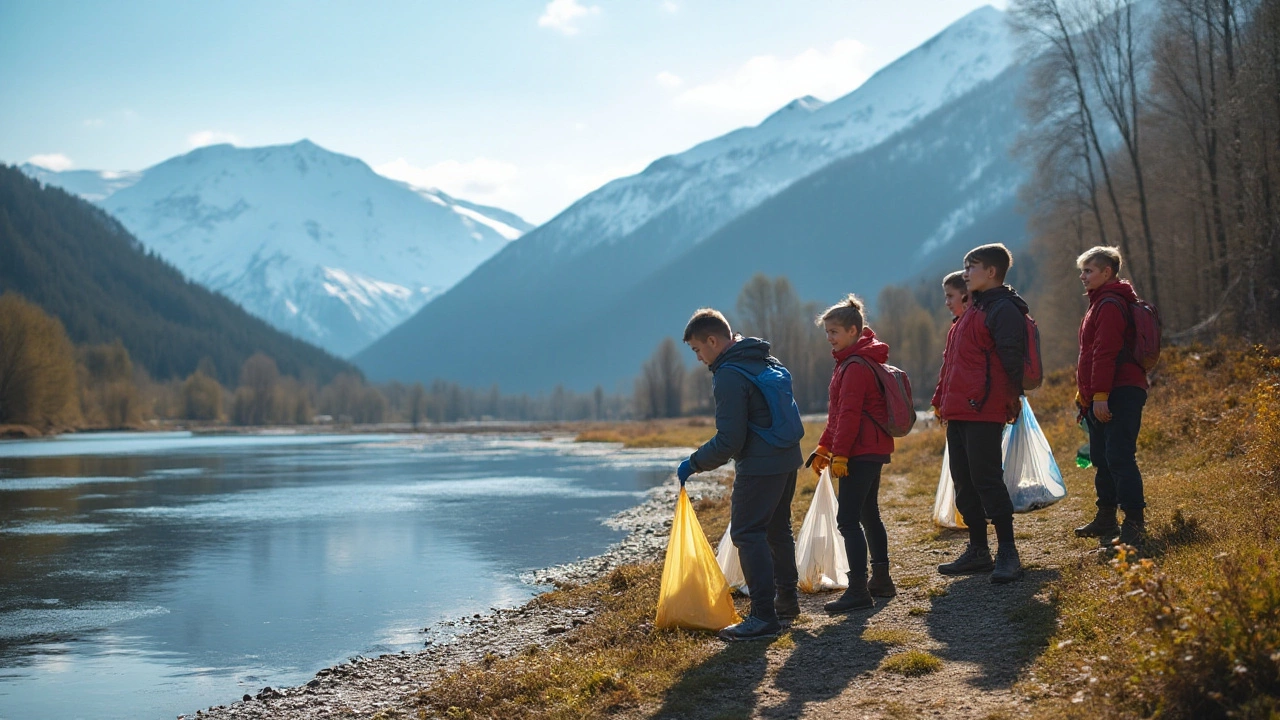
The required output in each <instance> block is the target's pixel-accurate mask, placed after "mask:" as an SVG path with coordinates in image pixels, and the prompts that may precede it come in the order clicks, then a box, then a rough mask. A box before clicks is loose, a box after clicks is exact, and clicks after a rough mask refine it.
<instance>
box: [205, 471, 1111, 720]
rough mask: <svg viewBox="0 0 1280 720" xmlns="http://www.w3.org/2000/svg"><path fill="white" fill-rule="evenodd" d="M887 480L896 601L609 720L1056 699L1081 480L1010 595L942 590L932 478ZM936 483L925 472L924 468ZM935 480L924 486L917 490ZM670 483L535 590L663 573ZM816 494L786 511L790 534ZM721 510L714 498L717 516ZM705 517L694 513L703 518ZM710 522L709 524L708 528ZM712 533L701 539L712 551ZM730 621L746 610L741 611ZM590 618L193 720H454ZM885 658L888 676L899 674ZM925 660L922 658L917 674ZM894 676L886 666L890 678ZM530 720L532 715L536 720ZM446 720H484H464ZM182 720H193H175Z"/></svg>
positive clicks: (1039, 529)
mask: <svg viewBox="0 0 1280 720" xmlns="http://www.w3.org/2000/svg"><path fill="white" fill-rule="evenodd" d="M910 462H911V461H908V462H907V463H903V466H902V467H900V468H897V469H898V470H899V472H900V473H901V472H903V471H908V470H910V471H911V472H910V477H909V476H908V475H906V474H896V473H893V472H892V471H893V470H894V469H895V468H894V466H893V465H890V466H889V467H888V468H886V470H887V471H889V472H886V475H885V482H884V484H883V486H882V489H881V509H882V515H883V518H884V521H885V525H886V527H887V529H888V532H889V538H890V556H891V559H892V563H893V574H894V579H895V581H896V582H897V584H898V596H897V597H895V598H892V599H888V600H879V599H878V600H877V605H876V607H875V608H873V609H871V610H866V611H861V612H855V613H852V614H850V615H846V616H836V617H829V616H827V615H826V614H825V613H824V612H823V611H822V604H823V603H825V602H827V601H828V600H830V599H831V598H832V597H833V595H831V594H820V595H803V594H802V595H801V606H802V615H801V616H800V617H799V618H798V619H797V620H796V622H795V623H794V624H793V625H792V626H791V627H790V628H789V631H788V632H785V633H784V634H783V635H782V636H780V637H779V638H778V639H775V640H773V641H759V642H751V643H739V644H734V645H725V644H723V643H721V642H720V641H718V640H715V639H714V638H711V637H709V636H708V637H706V638H705V640H703V641H700V642H702V643H703V644H704V645H705V648H704V649H705V651H706V652H705V658H704V659H703V661H702V662H700V663H698V664H695V665H694V666H693V667H692V668H690V669H689V670H687V671H686V672H684V673H683V674H682V675H681V677H680V678H679V679H678V680H677V682H676V683H675V684H674V685H673V686H672V687H671V688H670V690H669V691H668V692H666V693H665V694H663V695H662V696H661V697H657V698H641V699H638V702H636V703H633V704H630V706H629V707H618V708H616V709H615V711H614V712H612V713H610V714H612V715H615V716H617V717H625V718H637V719H638V718H692V719H701V718H706V719H707V720H712V719H715V720H727V719H729V718H795V717H805V718H827V717H850V718H906V717H948V718H978V719H981V720H988V719H989V720H997V719H998V718H1005V717H1009V718H1012V717H1018V716H1021V715H1023V714H1024V713H1025V712H1026V710H1027V709H1029V708H1028V705H1027V703H1030V702H1033V700H1034V697H1035V696H1039V695H1043V694H1051V692H1052V691H1051V689H1050V688H1049V686H1048V685H1040V684H1039V683H1038V682H1037V680H1036V679H1035V678H1034V677H1031V676H1029V675H1027V674H1026V672H1025V671H1026V669H1027V668H1028V666H1029V665H1030V664H1031V662H1032V661H1033V660H1034V659H1035V657H1036V656H1038V655H1039V653H1040V652H1041V651H1042V649H1043V648H1044V646H1045V643H1046V641H1047V638H1048V637H1049V636H1050V635H1051V634H1052V632H1053V630H1054V620H1055V611H1054V607H1053V600H1052V597H1051V590H1050V584H1051V583H1052V582H1053V581H1054V580H1056V579H1057V578H1058V577H1059V576H1060V574H1061V572H1062V570H1063V569H1064V568H1066V567H1067V566H1069V565H1072V564H1076V563H1095V562H1098V553H1097V549H1096V545H1092V544H1090V543H1089V542H1088V541H1084V540H1077V539H1076V538H1074V537H1072V535H1071V527H1072V526H1073V525H1075V524H1077V520H1078V519H1079V517H1081V516H1083V514H1084V513H1085V512H1086V511H1087V510H1088V507H1086V506H1088V505H1089V504H1090V503H1089V500H1088V498H1089V497H1090V493H1089V492H1088V490H1089V489H1090V488H1088V487H1086V480H1087V478H1086V473H1084V472H1080V471H1076V470H1075V469H1074V468H1071V469H1069V471H1068V472H1067V476H1068V484H1069V487H1070V490H1071V494H1070V495H1069V496H1068V497H1067V498H1066V499H1065V500H1063V501H1062V502H1059V503H1058V504H1057V505H1054V506H1052V507H1050V508H1047V509H1044V510H1040V511H1037V512H1035V513H1031V514H1027V515H1019V516H1018V517H1017V519H1016V521H1015V527H1016V532H1017V537H1018V540H1019V545H1020V548H1021V550H1022V555H1023V562H1024V564H1025V566H1026V568H1027V573H1026V577H1025V578H1024V579H1023V580H1022V581H1020V582H1016V583H1013V584H1011V585H1007V586H994V585H992V584H991V583H990V582H989V581H988V579H987V576H986V575H976V576H967V577H958V578H948V577H944V576H942V575H939V574H938V573H937V572H936V566H937V565H938V564H939V563H941V562H946V561H948V560H950V559H951V558H952V557H953V556H954V555H955V554H957V553H958V552H959V550H960V549H961V548H962V546H963V544H964V535H963V533H954V532H949V531H938V530H937V529H936V528H935V527H934V526H933V524H932V521H931V519H930V510H931V508H932V503H933V491H934V487H935V485H936V477H937V475H936V473H931V472H929V470H930V469H928V468H920V467H916V468H910V467H908V465H909V463H910ZM932 470H934V471H936V468H932ZM930 475H932V477H933V478H934V481H933V482H929V481H928V480H927V478H928V477H929V476H930ZM729 482H730V478H729V475H728V474H719V475H710V476H696V477H695V479H694V480H692V481H691V482H690V486H689V487H690V490H691V494H692V495H694V496H695V497H701V498H703V501H704V503H710V504H711V507H714V506H715V505H717V504H718V505H719V506H720V507H721V508H723V507H725V506H727V498H725V492H726V490H727V486H728V484H729ZM675 491H676V484H675V482H674V481H673V482H672V483H671V484H670V485H668V486H663V487H661V488H658V489H656V490H655V491H653V492H652V494H651V496H650V498H649V499H648V501H647V502H645V503H644V504H643V505H641V506H639V507H637V508H633V509H631V510H628V511H625V512H623V513H620V514H619V515H618V516H615V517H614V518H612V519H611V520H610V521H609V522H610V524H612V525H614V526H615V527H618V528H620V529H625V530H628V531H629V532H630V534H629V535H628V537H627V538H626V539H624V540H623V541H622V542H621V543H619V544H618V545H616V546H614V547H613V548H611V549H610V550H609V552H607V553H606V554H605V555H602V556H599V557H596V558H589V559H587V560H583V561H580V562H578V563H574V564H571V565H567V566H563V567H559V568H552V569H548V570H546V571H541V572H539V573H535V574H534V576H533V577H531V578H530V579H533V580H535V581H537V582H541V583H548V582H557V583H560V584H564V583H569V584H577V583H584V582H589V581H591V580H594V579H598V578H602V577H604V576H605V575H607V574H608V573H609V572H610V571H611V570H613V569H614V568H615V567H618V566H619V565H623V564H628V563H645V562H652V563H660V562H661V560H662V554H663V551H664V548H665V545H666V535H667V532H668V528H669V525H670V519H671V515H672V509H673V507H674V500H675V495H676V492H675ZM811 492H812V491H811V490H809V489H807V486H806V487H805V488H802V490H801V491H800V492H799V493H798V495H797V503H796V516H795V521H796V523H797V525H798V524H799V521H800V520H801V518H802V517H803V510H802V508H803V507H806V506H807V504H808V499H809V497H810V494H811ZM717 498H719V499H718V500H717ZM704 506H705V505H704ZM707 514H708V515H710V516H712V517H718V515H717V514H716V512H715V511H714V509H712V510H711V511H710V512H708V513H707ZM723 527H724V526H723V521H722V520H720V521H717V520H712V521H711V522H709V523H706V524H705V525H704V528H705V529H706V530H707V532H708V533H709V534H710V535H711V536H712V537H711V538H710V539H711V541H712V542H713V543H714V542H715V541H716V540H718V539H719V533H720V532H722V531H723ZM738 604H739V608H740V610H745V608H746V601H745V600H744V599H742V598H739V600H738ZM600 609H601V608H600V607H598V606H596V605H594V604H593V603H589V602H588V603H583V604H581V605H580V606H576V607H565V606H561V605H557V604H548V603H541V602H539V600H538V599H535V600H533V601H531V602H530V603H528V604H527V605H525V606H523V607H520V608H515V609H504V610H496V611H494V612H493V613H491V614H489V615H487V616H481V617H472V618H466V619H462V620H459V621H456V622H454V623H451V624H449V626H442V627H436V628H429V629H428V631H429V632H431V633H434V637H437V638H441V637H445V638H447V640H445V641H444V642H441V643H439V644H436V641H434V640H433V641H429V646H428V648H427V649H426V650H424V651H421V652H418V653H406V654H400V655H387V656H382V657H380V658H357V659H356V660H355V661H353V662H350V663H346V664H343V665H340V666H337V667H335V668H330V669H326V670H322V671H321V672H320V673H319V674H318V675H317V677H316V678H315V679H314V680H312V681H310V682H309V683H308V684H306V685H302V686H299V687H297V688H287V689H279V688H273V689H270V690H264V691H259V692H257V693H256V694H255V695H251V696H249V699H248V700H241V701H237V702H232V703H230V704H228V705H226V706H222V707H219V708H210V709H208V710H205V711H203V712H202V713H201V717H208V718H215V719H216V718H273V719H274V718H311V717H316V718H327V717H334V718H418V717H426V718H430V717H450V716H451V715H449V714H448V713H447V712H437V711H436V710H433V709H431V708H430V706H429V705H426V706H424V702H423V699H424V698H429V697H430V696H431V695H432V688H433V686H434V685H435V683H437V682H438V681H439V679H440V678H442V677H446V676H447V675H448V674H449V673H450V672H451V671H453V670H455V669H457V668H459V667H462V666H473V667H474V666H480V667H487V666H488V663H490V662H493V661H495V660H501V659H504V658H509V657H512V656H513V655H515V654H518V653H520V652H522V651H526V650H527V649H528V648H529V647H530V646H531V645H533V646H538V647H544V648H545V647H551V646H557V645H558V646H562V647H565V646H571V645H572V644H573V643H574V642H575V635H577V634H578V633H581V632H582V631H583V629H584V628H586V627H587V626H589V624H590V623H592V622H594V621H595V618H596V617H597V614H598V613H599V612H600ZM920 652H923V653H928V654H929V655H931V656H933V657H935V658H937V660H938V661H940V664H939V666H938V667H937V669H936V670H934V671H932V672H925V673H924V674H918V675H917V674H912V673H913V672H918V671H919V669H918V668H917V667H915V666H912V665H910V664H908V665H906V666H905V667H903V668H900V669H897V670H895V669H892V666H894V665H895V663H898V662H902V661H903V660H907V659H912V658H917V657H919V656H918V654H917V653H920ZM895 658H896V660H895ZM926 660H927V658H926ZM886 661H890V662H886ZM535 715H536V712H535ZM452 716H455V717H488V715H485V714H482V713H475V714H470V712H469V711H465V712H463V711H460V712H458V713H455V714H454V715H452ZM186 717H187V718H190V717H193V715H188V716H186Z"/></svg>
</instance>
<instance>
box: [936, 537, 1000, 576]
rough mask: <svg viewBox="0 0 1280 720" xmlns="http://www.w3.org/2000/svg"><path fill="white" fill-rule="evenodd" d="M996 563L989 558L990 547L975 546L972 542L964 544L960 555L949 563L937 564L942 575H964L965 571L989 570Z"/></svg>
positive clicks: (978, 571)
mask: <svg viewBox="0 0 1280 720" xmlns="http://www.w3.org/2000/svg"><path fill="white" fill-rule="evenodd" d="M995 566H996V564H995V563H994V562H993V561H992V560H991V548H989V547H987V546H985V545H984V546H982V547H975V546H974V544H973V543H969V544H968V545H965V546H964V552H962V553H960V557H958V558H956V559H955V560H952V561H951V562H949V563H944V564H942V565H939V566H938V572H940V573H942V574H943V575H965V574H967V573H981V572H990V571H991V570H992V569H994V568H995Z"/></svg>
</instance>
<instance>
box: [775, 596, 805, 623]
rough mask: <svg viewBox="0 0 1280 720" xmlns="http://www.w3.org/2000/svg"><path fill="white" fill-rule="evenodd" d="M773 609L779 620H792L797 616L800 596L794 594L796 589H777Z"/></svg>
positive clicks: (798, 614)
mask: <svg viewBox="0 0 1280 720" xmlns="http://www.w3.org/2000/svg"><path fill="white" fill-rule="evenodd" d="M773 610H774V612H775V613H777V615H778V619H779V620H794V619H796V618H797V617H799V616H800V596H799V595H797V594H796V589H795V588H791V589H790V590H779V591H778V595H777V597H775V598H774V599H773Z"/></svg>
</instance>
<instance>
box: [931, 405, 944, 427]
mask: <svg viewBox="0 0 1280 720" xmlns="http://www.w3.org/2000/svg"><path fill="white" fill-rule="evenodd" d="M929 412H931V413H933V419H935V420H937V421H938V427H946V426H947V421H946V419H945V418H943V417H942V413H940V412H938V406H937V405H934V406H932V407H930V408H929Z"/></svg>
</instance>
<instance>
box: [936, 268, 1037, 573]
mask: <svg viewBox="0 0 1280 720" xmlns="http://www.w3.org/2000/svg"><path fill="white" fill-rule="evenodd" d="M1012 265H1013V255H1012V254H1010V253H1009V249H1008V248H1006V247H1005V246H1004V245H1002V244H999V243H995V244H991V245H982V246H980V247H976V248H974V249H973V250H970V251H969V253H968V254H967V255H965V258H964V281H965V286H966V287H967V289H968V291H969V298H970V306H969V308H968V309H967V310H965V311H964V314H962V315H961V316H960V319H959V320H958V321H957V322H956V324H955V325H954V326H953V329H952V332H951V333H950V334H949V335H948V336H947V348H946V350H945V352H944V353H943V359H942V370H941V371H940V372H939V377H938V389H937V391H936V392H935V393H934V401H935V405H936V407H937V408H938V417H939V418H940V419H941V420H942V421H944V422H946V424H947V447H948V449H949V450H950V454H951V478H952V482H954V483H955V488H956V508H957V509H958V510H959V511H960V515H961V516H962V517H963V518H964V523H965V525H967V526H968V528H969V543H968V545H967V546H966V547H965V549H964V552H963V553H961V555H960V557H959V558H957V559H956V560H955V561H953V562H950V563H946V564H943V565H939V566H938V572H940V573H942V574H944V575H960V574H965V573H978V572H987V571H991V582H993V583H997V584H1001V583H1007V582H1012V581H1014V580H1017V579H1018V578H1020V577H1022V563H1021V561H1020V560H1019V558H1018V548H1017V545H1016V544H1015V542H1014V539H1013V501H1012V500H1011V499H1010V498H1009V491H1008V489H1007V488H1006V487H1005V484H1004V467H1003V453H1002V448H1001V436H1002V434H1003V432H1004V425H1005V423H1008V422H1013V421H1014V420H1016V419H1017V417H1018V413H1019V412H1020V410H1021V408H1022V405H1021V395H1022V375H1023V366H1024V363H1025V362H1026V354H1027V340H1028V338H1027V323H1026V317H1025V316H1026V315H1027V304H1026V302H1024V301H1023V300H1022V298H1021V297H1019V296H1018V293H1017V292H1015V291H1014V290H1013V288H1011V287H1009V286H1008V285H1005V284H1004V278H1005V274H1006V273H1008V271H1009V267H1010V266H1012ZM988 520H990V522H991V524H992V525H995V527H996V540H997V543H998V544H997V548H996V558H995V561H994V562H993V561H992V559H991V549H990V546H989V545H988V544H987V521H988Z"/></svg>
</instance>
